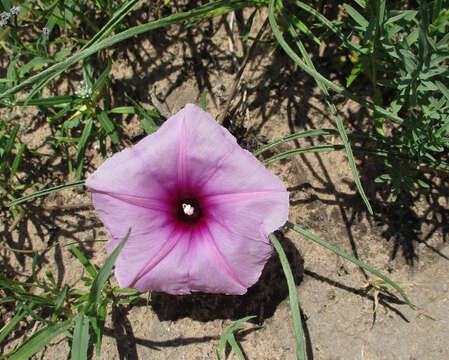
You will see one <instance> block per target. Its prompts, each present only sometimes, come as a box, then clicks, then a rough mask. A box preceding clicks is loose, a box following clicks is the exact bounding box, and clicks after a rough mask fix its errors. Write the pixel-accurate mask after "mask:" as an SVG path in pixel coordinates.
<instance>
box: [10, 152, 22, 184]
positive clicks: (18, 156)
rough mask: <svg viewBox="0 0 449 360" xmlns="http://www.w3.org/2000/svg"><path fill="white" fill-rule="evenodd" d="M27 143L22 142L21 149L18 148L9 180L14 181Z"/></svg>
mask: <svg viewBox="0 0 449 360" xmlns="http://www.w3.org/2000/svg"><path fill="white" fill-rule="evenodd" d="M25 147H26V144H20V145H19V149H18V150H17V154H16V156H15V157H14V160H13V162H12V166H11V173H10V174H9V182H11V181H12V179H13V177H14V175H15V174H16V172H17V169H18V168H19V164H20V160H21V159H22V154H23V151H24V150H25Z"/></svg>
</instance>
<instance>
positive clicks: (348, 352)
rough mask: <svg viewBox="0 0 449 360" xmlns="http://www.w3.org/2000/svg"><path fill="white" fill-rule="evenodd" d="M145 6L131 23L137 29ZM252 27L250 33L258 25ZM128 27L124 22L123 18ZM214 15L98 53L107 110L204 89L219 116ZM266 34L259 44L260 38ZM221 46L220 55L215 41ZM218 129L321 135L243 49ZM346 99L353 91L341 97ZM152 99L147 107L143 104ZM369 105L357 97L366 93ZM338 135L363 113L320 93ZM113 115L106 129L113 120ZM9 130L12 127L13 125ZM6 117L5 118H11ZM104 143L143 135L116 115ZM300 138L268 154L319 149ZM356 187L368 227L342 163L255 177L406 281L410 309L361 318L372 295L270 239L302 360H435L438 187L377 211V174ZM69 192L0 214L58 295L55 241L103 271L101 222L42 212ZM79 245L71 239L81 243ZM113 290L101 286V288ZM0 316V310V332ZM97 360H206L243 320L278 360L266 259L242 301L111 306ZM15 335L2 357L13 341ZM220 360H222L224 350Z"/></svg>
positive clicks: (443, 345) (252, 347)
mask: <svg viewBox="0 0 449 360" xmlns="http://www.w3.org/2000/svg"><path fill="white" fill-rule="evenodd" d="M144 16H146V15H145V11H142V12H140V13H138V14H137V16H136V17H135V21H136V22H142V21H144V20H143V18H144ZM263 20H264V19H263V18H262V17H260V16H257V17H256V20H255V25H254V29H253V33H254V34H256V33H257V31H258V28H259V27H260V26H261V24H262V22H263ZM133 21H134V20H133ZM229 23H230V15H227V16H224V17H222V18H217V19H215V20H214V21H211V22H205V23H204V24H203V26H202V27H192V28H189V29H187V30H186V29H181V28H176V27H173V28H171V29H170V30H168V31H167V30H164V29H162V30H159V31H154V32H152V33H148V34H145V35H144V36H140V37H138V38H136V39H132V40H130V41H129V42H126V44H120V45H119V46H117V47H116V48H114V49H113V51H112V56H113V59H114V64H113V69H112V72H111V75H112V78H113V81H112V90H113V97H112V98H113V101H114V104H113V105H114V106H124V105H129V104H128V103H127V100H126V98H124V97H123V93H124V91H126V92H127V93H128V94H129V95H130V96H131V97H132V98H134V99H136V100H137V101H139V102H141V103H142V104H143V106H145V107H148V108H151V107H152V105H151V104H152V103H153V104H154V96H156V97H157V98H158V100H159V102H161V103H163V104H166V105H167V107H168V111H169V112H171V113H174V112H176V111H177V110H179V109H180V108H181V107H183V106H184V104H185V103H188V102H192V103H197V104H199V102H200V97H201V94H202V92H203V91H204V90H207V91H208V98H207V100H208V110H209V111H210V112H211V113H212V114H213V115H214V116H216V117H218V116H219V115H220V113H221V111H223V107H224V102H225V101H226V99H227V97H228V96H229V92H230V89H231V87H232V83H233V81H234V78H235V75H236V73H237V70H238V67H239V64H240V63H241V61H242V59H243V56H244V54H245V51H247V47H248V46H247V45H245V44H242V42H241V40H240V38H239V31H241V30H242V29H241V25H240V28H239V26H237V25H238V24H239V23H238V21H235V22H234V27H233V29H232V30H231V29H230V28H229ZM265 36H266V39H270V38H271V35H270V34H269V33H267V34H266V35H265ZM231 44H232V45H231ZM334 51H336V50H335V49H332V48H329V49H324V55H323V57H321V58H320V57H318V56H317V55H315V56H314V57H315V61H316V63H317V64H318V66H319V71H320V72H323V73H324V74H325V75H326V76H328V77H330V78H331V79H333V80H335V81H338V78H337V76H336V74H335V73H333V72H332V70H331V69H330V66H329V62H328V59H329V57H330V56H332V55H333V52H334ZM242 79H243V80H242V82H241V83H240V85H239V88H238V91H237V94H236V96H235V99H234V101H233V104H232V106H231V111H230V115H229V116H228V117H227V118H226V120H225V125H226V126H227V127H228V128H230V130H231V131H233V132H234V134H235V135H236V136H237V138H238V140H239V141H241V143H242V145H244V146H246V147H249V148H254V147H256V146H260V145H262V144H264V143H266V142H267V141H272V140H275V139H278V138H280V137H282V136H285V135H288V134H290V133H292V132H296V131H301V130H306V129H313V128H334V127H335V125H334V124H333V121H332V119H331V118H330V115H329V111H328V109H327V108H326V106H325V105H324V104H323V100H322V97H321V96H320V93H319V90H318V89H317V88H316V87H315V85H314V83H313V81H312V80H311V79H309V78H308V77H306V76H305V75H304V74H303V73H302V72H301V71H300V70H298V69H297V68H296V67H295V66H294V65H292V62H291V61H290V60H289V59H288V58H287V57H286V56H285V55H283V54H282V52H281V51H280V50H279V49H278V50H276V51H274V50H273V48H272V47H268V46H266V45H263V44H261V45H258V47H257V48H256V52H255V55H254V56H253V57H252V58H251V60H250V62H249V63H248V65H247V67H246V69H245V72H244V75H243V77H242ZM355 91H358V92H359V94H360V93H363V91H364V90H363V89H356V90H355ZM152 93H153V94H154V95H153V101H152V100H151V94H152ZM368 95H369V94H367V96H368ZM335 101H336V103H337V104H338V107H339V110H340V111H341V113H342V116H343V118H344V120H345V124H346V126H347V128H354V129H366V128H367V127H369V126H370V125H369V124H370V119H369V114H367V113H366V111H364V110H363V109H360V107H359V106H358V105H357V104H354V103H352V102H347V101H344V99H341V98H339V97H335ZM37 116H38V115H37V114H36V115H33V114H28V117H29V119H30V124H32V126H31V128H30V129H28V131H26V132H23V133H22V134H21V138H22V140H23V141H27V142H28V143H29V145H30V147H32V148H35V149H40V150H42V149H43V148H45V146H48V145H43V140H44V138H45V136H47V135H48V128H46V126H45V125H40V123H38V121H39V120H38V117H37ZM117 119H120V118H117ZM13 120H14V119H13ZM15 121H18V118H16V119H15ZM122 124H123V130H122V133H123V134H122V135H123V136H122V138H123V139H124V140H123V142H122V143H120V145H118V146H116V147H111V148H110V150H109V152H110V153H113V152H115V151H117V150H118V149H120V148H123V147H124V146H127V145H129V144H130V143H131V142H132V141H133V139H134V138H135V137H136V136H139V135H141V134H143V129H142V127H141V125H140V123H139V121H138V119H137V118H136V117H126V118H123V119H122ZM325 141H326V139H324V138H315V139H314V140H313V142H311V141H308V140H301V141H300V142H299V143H293V142H292V143H288V144H285V145H284V146H283V148H282V149H283V150H286V149H290V148H294V147H298V146H308V145H311V144H320V143H325ZM87 155H88V157H89V159H90V160H89V162H88V163H87V164H86V165H87V171H88V172H91V171H93V170H94V169H95V168H96V167H97V166H98V165H99V164H100V163H101V162H102V161H103V160H102V159H101V157H100V155H99V154H98V151H97V150H95V144H94V146H93V147H92V148H90V149H89V151H88V154H87ZM359 164H360V166H359V171H360V175H361V179H362V183H363V184H364V186H365V189H366V191H367V193H368V196H369V198H370V200H371V202H372V204H373V207H374V211H375V215H374V216H370V215H369V214H368V213H367V211H366V208H365V206H364V205H363V202H362V200H361V198H360V196H359V195H358V194H357V191H356V189H355V186H354V183H353V180H352V175H351V172H350V169H349V166H348V163H347V161H346V158H345V155H344V153H342V152H339V153H337V152H333V153H321V154H308V155H304V156H298V157H297V158H295V159H293V160H285V161H281V162H279V163H276V164H273V165H270V166H269V169H270V170H272V171H273V172H274V173H276V174H277V175H278V176H280V178H281V179H282V180H283V181H284V182H285V184H286V185H287V187H288V190H289V192H290V199H291V208H290V221H292V222H296V223H298V224H300V225H301V226H303V227H304V228H306V229H308V230H310V231H312V232H313V233H315V234H316V235H319V236H321V237H322V238H324V239H326V240H327V241H329V242H330V243H332V244H335V245H337V246H339V247H340V248H341V249H343V250H345V251H347V252H348V253H351V254H353V255H356V256H358V257H359V258H360V259H361V260H362V261H365V262H366V263H368V264H370V265H372V266H374V267H375V268H376V269H378V270H380V271H382V272H383V273H385V274H387V275H388V276H390V277H391V278H392V279H394V280H397V281H403V282H408V283H409V285H407V286H405V290H406V291H407V294H408V295H409V296H410V298H411V299H412V301H413V302H414V303H415V304H416V305H417V310H411V309H410V308H409V307H408V306H407V305H405V304H403V303H401V302H400V301H398V300H397V299H396V298H395V297H392V296H388V295H385V294H381V295H380V296H379V297H378V299H379V305H378V306H377V309H376V312H374V298H375V297H374V295H375V293H374V291H373V289H369V288H367V286H366V285H368V280H369V279H371V277H370V275H369V274H367V273H365V272H363V271H361V270H360V269H359V268H357V267H356V266H355V265H353V264H350V263H345V262H344V261H343V260H342V259H339V258H338V257H337V256H336V255H334V254H332V253H330V252H329V251H328V250H326V249H324V248H321V247H320V246H319V245H316V244H314V243H312V242H311V241H310V240H307V239H305V238H302V237H300V236H299V235H298V234H295V233H293V232H291V231H284V232H283V233H279V235H280V236H281V243H282V245H283V246H284V248H285V250H286V252H287V254H288V257H289V259H290V262H291V265H292V268H293V272H294V275H295V280H296V283H297V292H298V296H299V299H300V305H301V309H302V311H303V325H304V328H305V332H306V343H307V353H308V357H309V359H315V360H319V359H323V360H331V359H333V360H336V359H345V360H346V359H347V360H350V359H366V360H368V359H373V360H374V359H391V360H393V359H404V360H412V359H415V360H426V359H429V360H434V359H447V358H449V346H448V344H447V339H448V338H449V320H448V313H449V292H448V290H449V289H448V286H449V285H448V284H449V271H448V270H449V246H448V242H447V238H448V235H447V233H448V224H449V222H448V217H449V207H448V203H447V201H448V190H447V189H448V179H447V178H443V177H440V176H438V174H436V175H433V177H432V178H431V179H430V180H431V181H432V183H433V184H434V190H432V192H431V193H430V194H426V193H424V192H423V193H420V192H416V193H414V194H412V195H410V196H405V197H403V198H402V199H401V202H399V203H391V202H389V201H388V200H387V196H388V190H387V188H386V187H385V185H382V184H375V183H374V182H373V179H374V178H375V177H377V176H379V175H380V174H381V173H382V172H381V171H382V164H381V163H380V162H377V161H375V160H373V159H370V158H365V157H360V158H359ZM34 166H35V167H36V169H35V170H34V171H32V170H31V169H30V170H29V173H30V174H29V176H30V178H31V179H39V181H41V182H42V183H51V184H54V183H55V182H60V183H63V182H67V181H68V180H69V178H68V177H67V176H65V175H64V174H65V173H66V171H65V164H63V163H61V162H58V161H55V160H52V159H48V160H46V161H43V162H42V163H39V164H37V163H35V164H34ZM89 201H90V195H89V193H88V191H87V190H85V189H82V188H80V189H76V190H66V191H63V192H61V193H59V194H58V195H55V196H51V197H48V198H46V199H43V200H38V201H36V202H34V203H31V204H30V205H29V206H28V207H27V213H26V217H25V219H24V220H23V221H22V222H21V223H20V224H19V226H18V227H17V228H16V229H15V230H14V231H13V232H12V233H8V232H7V231H5V230H6V229H7V227H8V226H10V225H11V222H12V219H11V216H10V215H8V213H6V212H3V214H2V219H3V221H2V227H3V229H2V230H1V231H2V235H1V236H2V242H4V243H5V244H7V245H8V246H10V247H13V248H22V249H36V248H37V249H43V248H45V247H46V246H48V245H49V244H56V243H58V244H60V245H57V246H55V247H53V248H52V249H51V250H48V251H46V252H44V253H43V254H42V255H41V256H40V263H39V269H40V276H43V272H44V270H45V269H48V268H51V269H53V270H54V273H55V276H56V279H57V281H58V283H59V284H61V285H62V284H69V285H70V286H82V284H81V283H80V282H79V281H78V282H77V279H79V277H80V274H81V273H82V272H83V269H82V266H81V265H80V264H79V263H78V261H77V260H76V258H75V257H74V256H73V255H72V254H71V252H70V251H69V250H68V248H67V247H63V246H62V245H63V244H67V243H72V242H75V243H78V244H79V247H80V248H81V249H82V250H83V251H84V252H85V254H86V256H88V257H89V259H90V260H91V261H92V262H93V263H94V264H95V265H97V266H101V264H102V262H103V261H104V259H105V257H106V255H105V243H104V242H89V241H91V240H106V232H105V230H104V228H103V227H102V224H101V223H100V221H99V220H98V218H97V217H96V215H95V212H94V211H93V210H92V209H90V208H79V209H69V210H51V209H48V210H45V207H47V208H48V207H51V206H55V205H61V204H63V205H66V204H84V203H88V202H89ZM86 241H87V242H86ZM1 256H2V268H3V269H2V271H4V272H6V273H8V274H10V275H11V276H12V275H14V274H17V273H19V274H20V273H24V272H26V271H28V270H29V267H30V263H31V257H29V256H27V255H20V254H18V255H15V256H14V255H11V253H10V252H7V251H5V250H1ZM112 281H113V282H114V281H115V280H112ZM8 310H12V309H8V308H5V309H3V310H2V321H6V320H7V319H8V318H10V317H11V314H12V312H11V311H8ZM108 315H109V316H108V320H107V324H106V331H105V334H106V336H105V338H104V343H103V346H102V350H101V359H188V360H190V359H192V360H193V359H214V358H216V355H215V351H216V349H218V344H219V338H220V335H221V334H222V332H223V331H224V329H225V328H226V327H227V326H228V325H230V324H231V323H232V322H233V321H234V320H236V319H238V318H241V317H244V316H247V315H255V316H256V318H255V320H254V321H253V322H252V323H247V324H245V325H244V326H242V328H241V330H240V331H239V332H238V336H237V338H238V341H239V343H240V345H241V346H242V349H243V351H244V353H245V355H246V357H247V359H258V360H259V359H260V360H263V359H279V360H281V359H294V358H295V341H294V333H293V328H292V323H291V315H290V309H289V304H288V291H287V286H286V282H285V280H284V277H283V273H282V270H281V266H280V263H279V261H278V259H277V257H276V255H273V257H272V259H271V260H270V262H269V263H268V264H267V266H266V268H265V270H264V273H263V275H262V277H261V279H260V281H259V282H258V283H257V284H256V285H255V286H253V287H252V288H251V289H250V290H249V291H248V293H247V294H246V295H244V296H224V295H210V294H196V295H190V296H182V297H181V296H171V295H166V294H160V293H152V294H151V296H142V299H141V301H139V302H138V304H137V305H132V306H116V305H114V306H112V307H111V311H110V313H109V314H108ZM29 331H30V329H29V328H27V327H26V324H23V327H22V329H21V331H19V332H18V333H17V334H15V336H14V337H13V338H12V339H11V341H10V342H9V343H8V345H7V346H6V347H5V349H3V350H4V351H7V350H8V348H9V349H10V348H11V347H12V346H14V345H15V344H17V341H19V340H20V336H21V335H22V334H23V332H29ZM34 358H36V359H63V358H67V359H68V358H70V343H69V342H68V341H67V340H65V339H63V338H61V339H57V341H55V342H54V343H52V344H51V345H49V346H47V347H46V349H45V350H44V351H42V352H41V353H40V354H39V355H38V356H36V357H34ZM227 358H228V359H237V358H238V357H237V356H236V355H235V354H234V353H230V354H229V355H228V357H227Z"/></svg>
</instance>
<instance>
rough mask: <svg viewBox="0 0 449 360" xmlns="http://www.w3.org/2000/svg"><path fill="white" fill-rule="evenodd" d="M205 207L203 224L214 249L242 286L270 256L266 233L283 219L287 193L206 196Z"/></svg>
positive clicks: (247, 284)
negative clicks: (205, 221) (210, 237)
mask: <svg viewBox="0 0 449 360" xmlns="http://www.w3.org/2000/svg"><path fill="white" fill-rule="evenodd" d="M286 204H287V205H286ZM206 206H207V209H208V216H209V217H210V218H209V219H208V221H207V226H208V228H209V230H210V233H211V236H212V237H213V239H214V241H215V244H216V245H217V248H218V249H219V251H220V253H221V254H222V255H223V257H224V258H225V259H226V261H227V263H228V265H229V266H230V268H231V269H233V271H234V273H235V274H236V275H237V276H238V278H239V280H240V281H241V282H242V283H243V284H244V286H245V287H250V286H251V285H253V284H254V283H255V282H256V281H257V280H258V278H259V277H260V274H261V272H262V270H263V267H264V265H265V263H266V262H267V260H268V259H269V257H270V255H271V252H272V246H271V244H270V243H269V240H268V234H270V233H271V232H273V231H274V230H276V229H278V228H279V227H281V226H282V225H283V224H284V223H285V221H286V220H287V216H288V193H287V192H271V193H270V192H265V193H259V194H255V193H249V194H232V195H217V196H213V197H209V198H208V200H207V202H206Z"/></svg>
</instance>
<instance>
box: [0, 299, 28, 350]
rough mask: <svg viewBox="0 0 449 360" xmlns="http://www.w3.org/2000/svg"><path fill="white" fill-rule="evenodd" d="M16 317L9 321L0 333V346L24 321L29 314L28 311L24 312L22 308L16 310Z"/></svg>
mask: <svg viewBox="0 0 449 360" xmlns="http://www.w3.org/2000/svg"><path fill="white" fill-rule="evenodd" d="M15 313H16V314H15V315H14V317H13V318H12V319H11V320H10V321H9V323H8V324H7V325H5V326H4V327H3V328H2V330H1V331H0V344H1V343H2V341H3V340H5V339H6V337H7V336H8V335H9V333H10V332H11V331H12V330H14V328H15V327H16V325H17V324H18V323H19V322H20V320H22V319H23V318H24V317H25V315H26V314H27V313H26V311H23V310H22V309H21V306H19V307H18V308H16V310H15Z"/></svg>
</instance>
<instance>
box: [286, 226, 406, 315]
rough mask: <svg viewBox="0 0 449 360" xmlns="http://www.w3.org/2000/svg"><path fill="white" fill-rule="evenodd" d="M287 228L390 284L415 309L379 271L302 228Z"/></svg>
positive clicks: (399, 288)
mask: <svg viewBox="0 0 449 360" xmlns="http://www.w3.org/2000/svg"><path fill="white" fill-rule="evenodd" d="M287 225H288V227H289V228H290V229H292V230H294V231H296V232H297V233H300V234H302V235H304V236H305V237H307V238H309V239H310V240H312V241H314V242H316V243H318V244H320V245H321V246H324V247H325V248H327V249H329V250H331V251H333V252H334V253H336V254H337V255H339V256H341V257H343V258H345V259H346V260H349V261H351V262H353V263H354V264H356V265H357V266H360V267H361V268H363V269H365V270H367V271H369V272H370V273H372V274H374V275H376V276H377V277H378V278H380V279H382V280H383V281H385V282H387V283H388V284H390V285H391V286H392V287H394V288H395V289H396V290H397V291H398V292H399V293H400V294H401V296H402V297H403V299H404V300H405V302H406V303H407V304H408V305H409V306H410V307H411V308H412V309H415V305H413V304H412V303H411V301H410V300H409V298H408V297H407V295H406V294H405V292H404V290H402V289H401V287H400V286H399V285H398V284H396V283H395V282H394V281H392V280H390V279H389V278H388V277H386V276H385V275H382V274H381V273H380V272H379V271H377V270H375V269H373V268H372V267H371V266H368V265H366V264H365V263H363V262H361V261H360V260H359V259H357V258H355V257H354V256H351V255H349V254H346V253H345V252H344V251H342V250H340V249H339V248H338V247H336V246H334V245H332V244H329V243H328V242H327V241H324V240H322V239H320V238H319V237H318V236H316V235H314V234H312V233H310V232H308V231H307V230H305V229H303V228H302V227H300V226H298V225H295V224H292V223H290V222H288V223H287Z"/></svg>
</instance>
